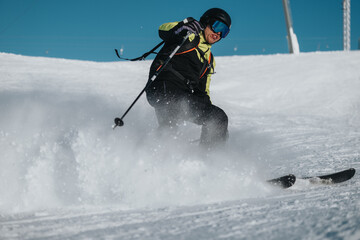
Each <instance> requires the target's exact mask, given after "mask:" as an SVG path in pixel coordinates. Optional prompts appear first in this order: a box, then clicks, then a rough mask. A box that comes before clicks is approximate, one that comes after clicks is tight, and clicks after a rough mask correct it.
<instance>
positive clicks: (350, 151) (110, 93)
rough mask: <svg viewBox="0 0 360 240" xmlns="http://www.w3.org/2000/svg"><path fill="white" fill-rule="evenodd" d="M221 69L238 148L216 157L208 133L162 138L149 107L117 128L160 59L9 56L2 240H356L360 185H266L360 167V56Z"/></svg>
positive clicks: (0, 186)
mask: <svg viewBox="0 0 360 240" xmlns="http://www.w3.org/2000/svg"><path fill="white" fill-rule="evenodd" d="M216 60H217V68H216V74H215V75H214V76H213V78H212V85H211V89H210V90H211V96H212V102H213V103H214V104H216V105H218V106H220V107H222V108H223V109H224V110H225V111H226V112H227V113H228V115H229V120H230V126H229V130H230V139H229V142H228V145H227V147H226V149H224V150H219V151H214V152H210V153H204V152H202V151H201V150H199V149H198V148H197V145H196V141H193V140H196V139H197V138H198V137H199V134H200V128H199V127H198V126H196V125H193V124H185V125H184V126H181V128H180V130H181V133H179V134H178V135H177V136H176V137H171V138H166V137H162V138H161V137H159V136H158V135H157V132H156V125H157V124H156V119H155V116H154V113H153V109H152V108H151V107H150V106H149V105H148V104H147V102H146V99H145V97H142V98H141V99H140V101H139V102H138V103H137V104H136V105H135V107H134V108H133V109H132V110H131V112H130V113H129V114H128V115H127V116H126V118H125V119H124V121H125V126H123V127H121V128H117V129H115V130H112V128H111V125H112V122H113V119H114V117H116V116H119V115H121V114H122V113H123V112H124V111H125V110H126V108H127V107H128V106H129V105H130V103H131V102H132V101H133V100H134V98H135V97H136V96H137V94H138V93H139V92H140V91H141V90H142V88H143V86H144V84H145V82H146V80H147V74H148V68H149V66H150V64H151V62H150V61H144V62H112V63H95V62H85V61H73V60H65V59H50V58H39V57H25V56H19V55H13V54H6V53H0V112H1V117H0V153H1V157H0V177H1V178H0V179H1V181H0V222H1V225H0V238H1V239H31V238H35V239H36V238H40V237H45V238H49V239H51V238H60V239H63V238H67V239H89V238H92V239H101V238H103V239H104V238H109V239H113V238H114V239H134V238H139V239H159V238H161V239H174V238H176V239H179V238H181V239H220V238H225V239H232V238H233V239H245V238H248V239H255V238H258V239H265V238H266V239H282V238H290V239H300V238H304V239H324V238H330V239H338V238H340V239H341V238H342V237H345V238H347V239H358V238H359V237H360V230H359V227H358V226H360V214H359V212H360V211H359V210H360V200H358V199H359V198H360V190H359V185H360V183H359V177H358V175H355V177H354V179H353V180H351V181H349V182H347V183H345V184H342V185H339V186H315V187H314V186H309V185H308V184H307V183H306V182H302V181H298V182H297V183H296V184H295V186H294V187H293V188H291V189H289V190H286V191H284V190H278V189H273V188H271V187H270V186H268V185H267V184H265V183H264V180H265V179H267V178H271V177H275V176H279V175H282V174H287V173H289V172H291V173H294V174H296V175H298V176H306V175H312V174H318V173H328V172H332V171H335V170H341V169H345V168H348V167H354V168H356V169H357V170H358V169H359V168H360V151H359V149H360V94H359V89H360V67H359V66H360V52H358V51H354V52H347V53H345V52H327V53H306V54H304V53H303V54H300V55H296V56H295V55H271V56H270V55H269V56H234V57H217V58H216ZM300 226H302V227H300Z"/></svg>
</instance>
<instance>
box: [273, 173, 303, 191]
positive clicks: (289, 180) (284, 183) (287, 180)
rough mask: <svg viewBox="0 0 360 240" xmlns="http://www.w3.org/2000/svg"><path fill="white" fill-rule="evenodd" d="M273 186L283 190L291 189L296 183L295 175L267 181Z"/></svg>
mask: <svg viewBox="0 0 360 240" xmlns="http://www.w3.org/2000/svg"><path fill="white" fill-rule="evenodd" d="M267 182H268V183H270V184H271V185H273V186H277V187H281V188H289V187H291V186H292V185H294V184H295V182H296V177H295V175H293V174H289V175H285V176H282V177H279V178H274V179H270V180H267Z"/></svg>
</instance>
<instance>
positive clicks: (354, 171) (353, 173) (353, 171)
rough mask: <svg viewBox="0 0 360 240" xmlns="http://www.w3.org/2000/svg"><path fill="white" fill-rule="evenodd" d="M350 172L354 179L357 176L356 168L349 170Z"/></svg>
mask: <svg viewBox="0 0 360 240" xmlns="http://www.w3.org/2000/svg"><path fill="white" fill-rule="evenodd" d="M348 171H349V172H350V174H352V176H351V177H353V176H354V175H355V173H356V170H355V168H349V169H348Z"/></svg>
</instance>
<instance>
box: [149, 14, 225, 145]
mask: <svg viewBox="0 0 360 240" xmlns="http://www.w3.org/2000/svg"><path fill="white" fill-rule="evenodd" d="M230 27H231V18H230V16H229V14H227V13H226V12H225V11H224V10H222V9H220V8H212V9H209V10H207V11H206V12H205V13H204V14H203V15H202V16H201V18H200V21H197V20H195V19H194V18H191V17H189V18H186V19H185V20H183V21H181V22H171V23H165V24H162V25H161V26H160V28H159V36H160V37H161V38H162V39H163V40H164V41H165V45H164V46H163V48H162V49H161V50H160V52H159V53H158V55H157V56H156V58H155V59H154V61H153V63H152V65H151V67H150V76H152V75H153V74H154V73H155V72H156V70H157V69H158V68H160V67H161V66H162V64H163V63H164V61H165V60H166V58H167V57H168V56H169V54H170V53H171V52H172V51H173V50H174V49H175V47H176V46H177V45H178V44H179V42H181V41H182V40H183V38H184V36H186V35H187V34H188V32H189V31H190V32H191V33H192V34H191V35H190V36H189V38H188V40H187V41H186V42H185V44H184V45H183V46H182V47H181V48H180V49H179V51H178V52H177V53H176V54H175V56H174V57H173V58H172V60H171V62H169V63H168V65H167V66H166V67H165V68H164V70H163V72H162V73H161V74H160V75H159V76H158V78H157V79H156V80H155V81H153V82H151V81H150V80H149V83H148V84H150V85H149V87H148V88H147V90H146V95H147V99H148V102H149V103H150V105H151V106H152V107H154V109H155V113H156V116H157V119H158V124H159V128H160V129H164V128H166V129H176V127H177V124H178V123H179V121H189V122H193V123H195V124H198V125H201V126H202V130H201V136H200V145H202V146H204V147H205V148H207V149H210V148H212V147H215V146H218V145H221V144H224V143H225V142H226V140H227V138H228V117H227V115H226V113H225V112H224V111H223V110H222V109H221V108H219V107H217V106H215V105H213V104H212V102H211V100H210V97H209V85H210V78H211V74H213V73H214V67H215V61H214V57H213V55H212V53H211V51H210V48H211V46H212V45H213V44H214V43H216V42H218V41H220V40H221V39H222V38H225V37H226V36H227V35H228V33H229V31H230Z"/></svg>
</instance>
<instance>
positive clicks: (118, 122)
mask: <svg viewBox="0 0 360 240" xmlns="http://www.w3.org/2000/svg"><path fill="white" fill-rule="evenodd" d="M190 34H191V32H188V33H187V35H186V36H185V37H184V39H183V40H182V42H181V43H180V44H179V45H178V46H177V47H176V48H175V49H174V51H172V53H171V54H170V55H169V56H168V58H167V59H166V61H165V62H164V64H163V65H162V66H161V67H160V68H159V69H158V70H156V72H155V73H154V75H153V76H152V77H151V78H150V81H151V82H153V81H154V80H155V79H156V78H157V76H159V74H160V73H161V72H162V70H163V69H164V68H165V67H166V65H167V64H168V63H169V62H170V60H171V59H172V57H173V56H174V55H175V54H176V52H177V51H179V49H180V48H181V46H182V45H183V44H184V43H185V42H186V40H187V39H188V37H189V36H190ZM151 82H148V83H147V84H146V86H145V87H144V89H143V90H142V91H141V92H140V93H139V95H138V96H137V97H136V98H135V100H134V101H133V102H132V104H131V105H130V107H129V108H128V109H127V110H126V111H125V113H124V114H123V115H122V116H121V118H118V117H117V118H115V119H114V122H115V125H114V127H113V129H115V128H116V127H121V126H124V121H123V119H124V117H125V116H126V114H128V112H129V111H130V109H131V108H132V107H133V106H134V105H135V103H136V102H137V101H138V100H139V98H140V97H141V95H142V94H143V93H144V92H145V90H146V89H147V88H148V86H149V85H150V84H149V83H151Z"/></svg>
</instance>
